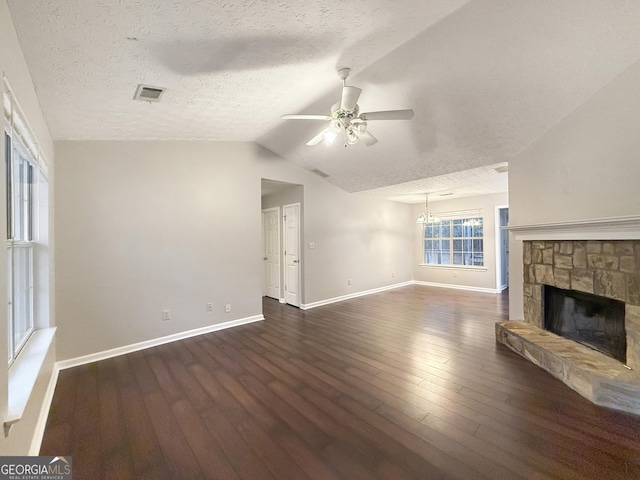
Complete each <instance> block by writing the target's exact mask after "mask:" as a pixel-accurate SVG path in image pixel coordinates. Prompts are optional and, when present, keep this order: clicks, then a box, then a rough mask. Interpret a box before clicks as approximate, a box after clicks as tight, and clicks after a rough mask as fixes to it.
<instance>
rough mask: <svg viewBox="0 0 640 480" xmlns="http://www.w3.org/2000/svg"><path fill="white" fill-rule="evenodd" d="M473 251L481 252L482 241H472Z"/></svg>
mask: <svg viewBox="0 0 640 480" xmlns="http://www.w3.org/2000/svg"><path fill="white" fill-rule="evenodd" d="M473 251H474V252H482V240H478V239H476V240H473Z"/></svg>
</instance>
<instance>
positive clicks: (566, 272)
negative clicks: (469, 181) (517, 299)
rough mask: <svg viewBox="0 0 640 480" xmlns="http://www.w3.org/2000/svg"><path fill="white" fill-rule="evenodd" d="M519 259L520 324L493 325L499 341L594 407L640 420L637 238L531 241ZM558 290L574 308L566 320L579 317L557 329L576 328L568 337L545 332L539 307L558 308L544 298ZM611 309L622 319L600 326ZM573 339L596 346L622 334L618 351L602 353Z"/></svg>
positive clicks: (639, 247)
mask: <svg viewBox="0 0 640 480" xmlns="http://www.w3.org/2000/svg"><path fill="white" fill-rule="evenodd" d="M523 261H524V284H523V285H524V287H523V294H524V298H523V300H524V305H523V306H524V322H501V323H499V324H497V325H496V336H497V339H498V341H499V342H501V343H503V344H505V345H506V346H507V347H509V348H510V349H512V350H514V351H515V352H517V353H519V354H520V355H522V356H524V357H525V358H528V359H529V360H531V361H532V362H534V363H536V364H537V365H539V366H541V367H542V368H544V369H545V370H547V371H549V372H550V373H551V374H552V375H554V376H556V377H557V378H559V379H560V380H562V381H563V382H565V383H566V384H567V385H569V386H570V387H571V388H573V389H574V390H576V391H578V392H579V393H580V394H582V395H583V396H585V397H587V398H589V399H590V400H591V401H593V402H594V403H597V404H599V405H604V406H608V407H612V408H617V409H621V410H625V411H628V412H632V413H636V414H640V374H639V373H640V352H639V347H640V240H548V241H547V240H529V241H524V242H523ZM556 289H559V290H560V291H564V292H568V296H569V297H570V299H571V300H570V301H569V303H571V302H573V304H579V305H580V306H579V307H578V311H577V312H573V313H570V315H574V317H576V316H582V317H583V318H582V319H579V320H576V319H575V318H572V319H570V323H573V324H574V325H573V326H564V327H561V328H562V329H564V330H566V331H570V330H572V329H573V330H574V331H573V332H571V334H569V335H566V336H559V335H556V334H555V333H552V332H550V331H548V329H545V324H544V315H545V309H546V310H547V313H548V311H549V310H550V309H551V310H553V309H556V310H557V309H558V308H559V307H558V305H564V303H556V305H555V306H554V305H549V303H550V302H560V300H552V298H551V297H550V295H551V293H550V292H554V291H555V290H556ZM598 299H602V300H601V301H600V300H598ZM592 301H593V302H595V303H590V302H592ZM583 302H584V303H583ZM598 302H601V304H600V306H598V305H597V304H598ZM545 307H546V308H545ZM574 307H575V305H574V306H570V307H565V306H563V307H562V308H563V309H566V308H574ZM616 310H617V311H618V312H620V315H621V316H622V317H623V318H622V319H620V320H619V321H618V325H616V326H613V325H612V324H609V325H608V326H607V327H606V328H605V324H606V323H607V321H609V320H611V318H609V317H612V316H614V315H615V311H616ZM607 318H609V320H607ZM576 324H578V326H575V325H576ZM621 325H622V326H621ZM587 327H588V328H587ZM580 329H582V330H585V329H591V331H589V332H580V333H578V332H577V330H580ZM605 330H607V332H605ZM616 332H617V333H616ZM620 332H622V333H620ZM556 333H559V334H560V335H562V334H563V333H566V332H556ZM572 335H573V336H574V337H575V336H576V335H577V336H578V337H579V336H580V335H582V336H583V337H584V338H586V337H589V338H592V339H596V338H598V339H599V340H598V341H599V342H600V343H603V342H604V343H606V342H612V341H613V338H614V337H616V335H618V336H619V335H624V338H623V339H619V340H620V343H622V344H623V345H624V346H620V345H618V346H617V348H618V350H620V349H622V351H621V352H620V351H619V352H618V353H617V354H613V355H612V354H611V352H607V354H605V353H602V350H603V348H600V346H599V345H598V344H597V343H598V342H597V341H591V342H590V341H583V340H584V338H583V339H581V338H571V337H572ZM567 337H568V338H567ZM604 337H607V339H606V340H605V339H604ZM605 350H606V349H605ZM614 357H617V358H614Z"/></svg>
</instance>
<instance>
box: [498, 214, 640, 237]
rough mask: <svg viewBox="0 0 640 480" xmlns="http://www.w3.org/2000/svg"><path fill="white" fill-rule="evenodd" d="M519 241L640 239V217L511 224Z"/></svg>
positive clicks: (507, 228)
mask: <svg viewBox="0 0 640 480" xmlns="http://www.w3.org/2000/svg"><path fill="white" fill-rule="evenodd" d="M506 230H508V231H509V232H511V233H513V235H514V238H515V239H516V240H631V239H638V238H640V216H639V215H632V216H625V217H609V218H597V219H591V220H575V221H568V222H557V223H537V224H532V225H510V226H508V227H506Z"/></svg>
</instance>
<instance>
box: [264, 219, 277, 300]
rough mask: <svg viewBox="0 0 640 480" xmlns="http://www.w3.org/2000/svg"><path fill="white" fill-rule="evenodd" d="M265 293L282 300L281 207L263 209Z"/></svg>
mask: <svg viewBox="0 0 640 480" xmlns="http://www.w3.org/2000/svg"><path fill="white" fill-rule="evenodd" d="M262 238H263V248H264V258H263V259H264V289H263V292H264V295H266V296H267V297H270V298H275V299H276V300H280V208H279V207H276V208H269V209H266V210H263V211H262Z"/></svg>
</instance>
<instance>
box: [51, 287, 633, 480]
mask: <svg viewBox="0 0 640 480" xmlns="http://www.w3.org/2000/svg"><path fill="white" fill-rule="evenodd" d="M507 302H508V299H507V296H506V295H504V294H503V295H493V294H481V293H473V292H461V291H454V290H446V289H438V288H429V287H423V286H409V287H404V288H400V289H396V290H391V291H387V292H383V293H379V294H375V295H369V296H366V297H360V298H357V299H352V300H348V301H344V302H340V303H336V304H332V305H327V306H323V307H318V308H315V309H312V310H307V311H302V310H298V309H297V308H294V307H290V306H286V305H281V304H279V303H278V302H277V301H275V300H270V299H265V300H264V315H265V318H266V320H265V321H264V322H259V323H254V324H251V325H245V326H242V327H237V328H234V329H229V330H225V331H221V332H216V333H211V334H206V335H202V336H199V337H194V338H191V339H187V340H183V341H179V342H175V343H171V344H167V345H163V346H159V347H155V348H151V349H148V350H145V351H142V352H137V353H132V354H129V355H123V356H120V357H116V358H112V359H109V360H104V361H100V362H96V363H92V364H88V365H84V366H81V367H76V368H72V369H68V370H63V371H61V372H60V376H59V380H58V384H57V386H56V390H55V394H54V398H53V402H52V405H51V410H50V413H49V418H48V421H47V427H46V431H45V434H44V438H43V443H42V448H41V452H40V453H41V455H72V456H73V468H74V480H83V479H87V480H99V479H190V480H191V479H200V478H212V479H234V480H238V479H243V480H258V479H265V480H266V479H276V480H286V479H295V480H304V479H312V480H335V479H349V480H358V479H366V480H371V479H402V480H407V479H461V480H469V479H501V480H503V479H525V478H526V479H581V480H582V479H640V418H638V417H635V416H631V415H625V414H621V413H617V412H614V411H611V410H607V409H604V408H600V407H597V406H595V405H593V404H591V403H589V402H588V401H586V400H584V399H583V398H582V397H580V396H579V395H578V394H576V393H575V392H573V391H572V390H570V389H569V388H568V387H566V386H565V385H564V384H562V383H561V382H559V381H558V380H556V379H554V378H553V377H551V376H550V375H549V374H547V373H546V372H544V371H543V370H541V369H539V368H537V367H535V366H534V365H533V364H531V363H529V362H527V361H526V360H524V359H522V358H520V357H519V356H517V355H516V354H514V353H512V352H511V351H509V350H508V349H506V348H505V347H503V346H502V345H498V344H496V342H495V338H494V323H495V322H496V321H500V320H504V319H506V318H507Z"/></svg>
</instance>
